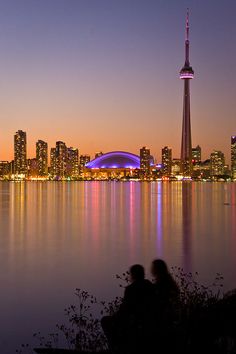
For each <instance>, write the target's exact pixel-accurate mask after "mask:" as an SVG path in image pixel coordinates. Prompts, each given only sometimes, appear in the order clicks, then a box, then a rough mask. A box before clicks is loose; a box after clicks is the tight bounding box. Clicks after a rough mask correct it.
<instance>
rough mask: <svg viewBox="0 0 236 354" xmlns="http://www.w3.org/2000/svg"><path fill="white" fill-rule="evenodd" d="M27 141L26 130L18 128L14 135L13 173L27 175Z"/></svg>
mask: <svg viewBox="0 0 236 354" xmlns="http://www.w3.org/2000/svg"><path fill="white" fill-rule="evenodd" d="M26 151H27V141H26V132H23V131H22V130H18V131H17V132H16V133H15V135H14V169H15V171H14V173H15V174H17V175H24V176H26V175H27V153H26Z"/></svg>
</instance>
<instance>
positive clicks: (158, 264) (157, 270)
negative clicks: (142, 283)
mask: <svg viewBox="0 0 236 354" xmlns="http://www.w3.org/2000/svg"><path fill="white" fill-rule="evenodd" d="M151 273H152V276H153V277H154V278H155V280H164V279H165V278H166V277H168V276H169V270H168V267H167V264H166V262H165V261H163V260H162V259H155V260H154V261H153V262H152V266H151Z"/></svg>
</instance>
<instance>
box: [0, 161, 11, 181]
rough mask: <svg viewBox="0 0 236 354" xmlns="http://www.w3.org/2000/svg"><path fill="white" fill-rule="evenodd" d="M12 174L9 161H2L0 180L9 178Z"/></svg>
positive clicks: (0, 163)
mask: <svg viewBox="0 0 236 354" xmlns="http://www.w3.org/2000/svg"><path fill="white" fill-rule="evenodd" d="M10 174H11V164H10V162H9V161H0V178H9V177H10Z"/></svg>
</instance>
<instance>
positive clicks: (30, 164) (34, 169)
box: [27, 158, 39, 178]
mask: <svg viewBox="0 0 236 354" xmlns="http://www.w3.org/2000/svg"><path fill="white" fill-rule="evenodd" d="M27 170H28V173H27V175H28V177H30V178H37V177H38V175H39V164H38V159H37V158H33V159H28V160H27Z"/></svg>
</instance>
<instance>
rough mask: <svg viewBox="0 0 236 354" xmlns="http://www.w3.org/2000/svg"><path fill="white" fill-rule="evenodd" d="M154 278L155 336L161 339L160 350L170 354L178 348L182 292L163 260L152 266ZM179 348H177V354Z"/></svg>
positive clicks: (157, 260)
mask: <svg viewBox="0 0 236 354" xmlns="http://www.w3.org/2000/svg"><path fill="white" fill-rule="evenodd" d="M151 273H152V276H153V278H154V283H153V287H154V292H155V306H154V312H155V317H156V318H155V320H154V323H153V328H154V334H155V333H156V335H157V337H158V339H159V345H158V346H159V350H160V351H161V353H163V352H165V353H168V352H169V351H172V350H173V349H174V347H176V345H177V343H176V340H175V339H176V334H177V323H178V322H179V305H180V291H179V287H178V285H177V283H176V282H175V280H174V279H173V277H172V275H171V274H170V272H169V270H168V267H167V264H166V263H165V262H164V261H163V260H162V259H155V260H154V261H153V262H152V265H151ZM176 352H177V348H175V353H176Z"/></svg>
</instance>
